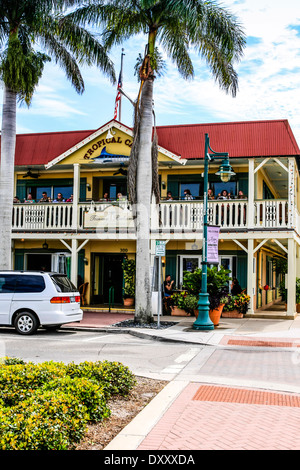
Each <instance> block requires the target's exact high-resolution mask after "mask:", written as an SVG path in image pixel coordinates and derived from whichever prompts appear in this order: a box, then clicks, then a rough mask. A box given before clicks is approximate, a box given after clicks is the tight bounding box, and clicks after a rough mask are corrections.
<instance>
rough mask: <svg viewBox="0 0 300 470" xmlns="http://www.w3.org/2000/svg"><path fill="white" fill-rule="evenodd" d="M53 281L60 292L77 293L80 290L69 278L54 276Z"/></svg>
mask: <svg viewBox="0 0 300 470" xmlns="http://www.w3.org/2000/svg"><path fill="white" fill-rule="evenodd" d="M51 279H52V280H53V282H54V285H55V287H56V290H57V291H58V292H77V291H78V289H76V287H75V286H74V284H72V282H71V281H70V279H69V278H68V277H67V276H61V275H60V276H59V275H52V276H51Z"/></svg>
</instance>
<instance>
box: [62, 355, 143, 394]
mask: <svg viewBox="0 0 300 470" xmlns="http://www.w3.org/2000/svg"><path fill="white" fill-rule="evenodd" d="M67 374H68V375H70V376H71V377H86V378H89V379H92V380H95V381H96V382H97V383H101V384H102V386H103V391H104V393H105V396H106V397H107V398H109V397H110V396H111V395H122V396H126V395H128V393H129V391H130V390H131V388H132V387H133V386H134V385H135V382H136V381H135V378H134V375H133V374H132V372H131V371H130V370H129V368H128V367H126V366H124V365H123V364H121V363H120V362H109V361H103V362H100V361H97V362H88V361H86V362H81V363H80V364H74V363H73V362H72V363H70V364H68V366H67Z"/></svg>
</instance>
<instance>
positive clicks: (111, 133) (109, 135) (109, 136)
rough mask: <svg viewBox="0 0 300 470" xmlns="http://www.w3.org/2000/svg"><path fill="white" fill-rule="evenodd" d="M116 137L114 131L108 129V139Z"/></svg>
mask: <svg viewBox="0 0 300 470" xmlns="http://www.w3.org/2000/svg"><path fill="white" fill-rule="evenodd" d="M114 135H115V132H114V131H113V130H112V129H108V132H107V134H106V139H107V140H108V139H112V138H113V136H114Z"/></svg>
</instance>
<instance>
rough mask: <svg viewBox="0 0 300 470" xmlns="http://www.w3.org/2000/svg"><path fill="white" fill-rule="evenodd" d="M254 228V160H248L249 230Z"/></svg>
mask: <svg viewBox="0 0 300 470" xmlns="http://www.w3.org/2000/svg"><path fill="white" fill-rule="evenodd" d="M253 226H254V158H249V159H248V228H249V227H251V228H252V227H253Z"/></svg>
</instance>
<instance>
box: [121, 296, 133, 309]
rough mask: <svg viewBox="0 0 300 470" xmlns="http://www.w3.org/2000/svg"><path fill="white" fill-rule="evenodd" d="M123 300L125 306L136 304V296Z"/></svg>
mask: <svg viewBox="0 0 300 470" xmlns="http://www.w3.org/2000/svg"><path fill="white" fill-rule="evenodd" d="M123 302H124V307H132V306H133V304H134V298H133V297H127V298H126V299H123Z"/></svg>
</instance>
